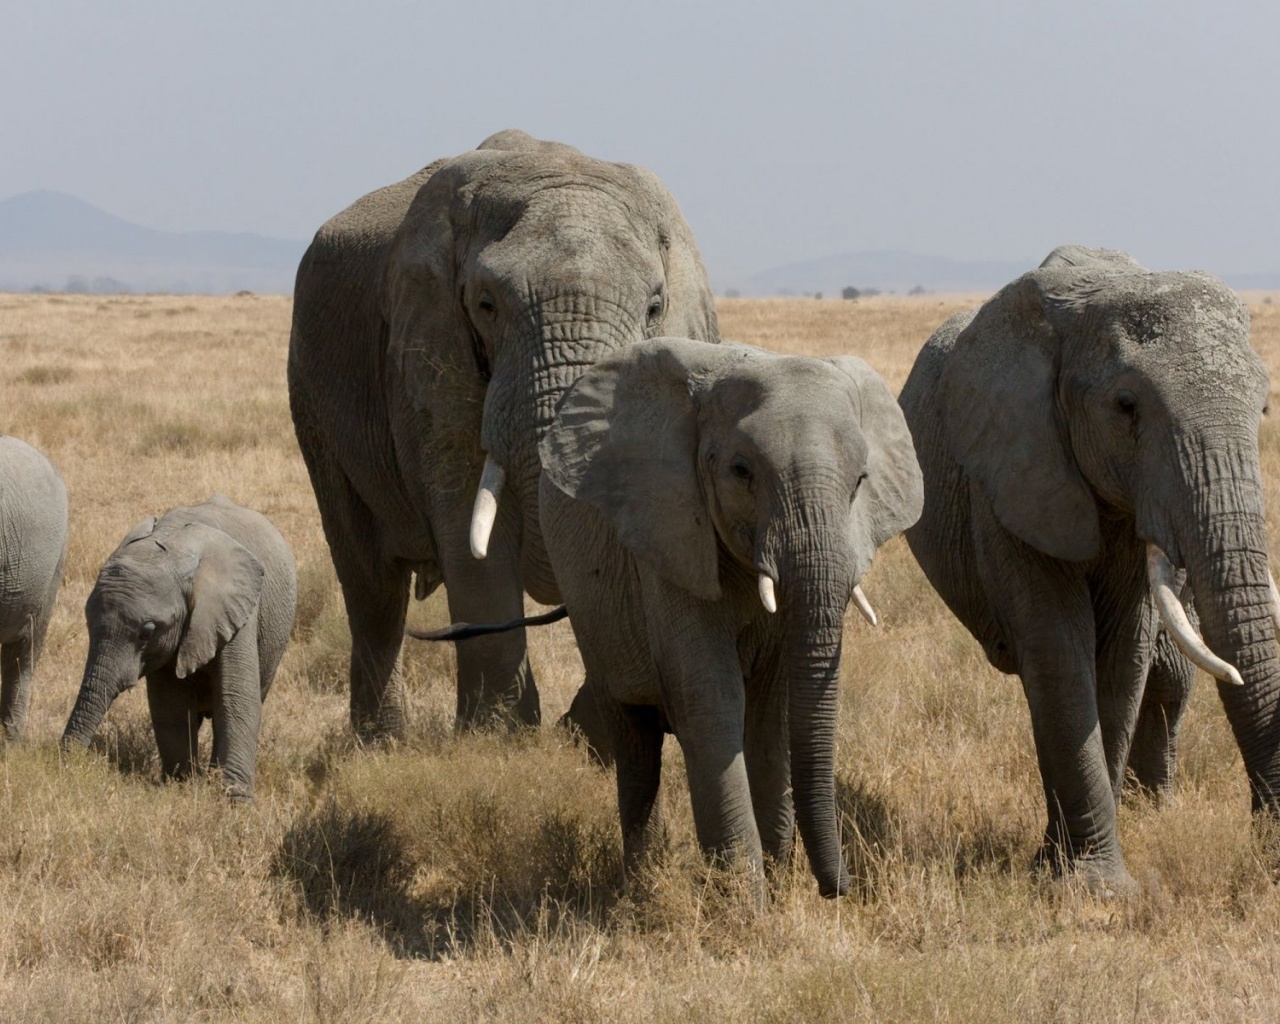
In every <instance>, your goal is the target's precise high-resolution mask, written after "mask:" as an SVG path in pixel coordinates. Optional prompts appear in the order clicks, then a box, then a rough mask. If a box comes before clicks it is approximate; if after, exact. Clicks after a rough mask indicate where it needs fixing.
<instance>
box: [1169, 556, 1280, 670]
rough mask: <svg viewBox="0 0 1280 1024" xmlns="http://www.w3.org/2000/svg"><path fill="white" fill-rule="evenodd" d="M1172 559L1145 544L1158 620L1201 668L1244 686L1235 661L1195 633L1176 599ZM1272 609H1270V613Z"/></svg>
mask: <svg viewBox="0 0 1280 1024" xmlns="http://www.w3.org/2000/svg"><path fill="white" fill-rule="evenodd" d="M1174 572H1175V570H1174V568H1173V563H1172V562H1170V561H1169V556H1168V555H1166V554H1165V553H1164V552H1163V551H1161V550H1160V549H1159V548H1158V547H1156V545H1154V544H1148V545H1147V580H1148V582H1149V583H1150V584H1151V593H1152V594H1153V595H1154V596H1155V599H1156V609H1157V610H1158V611H1159V612H1160V621H1161V622H1162V623H1163V624H1164V628H1165V629H1167V630H1168V631H1169V635H1170V636H1171V637H1173V639H1174V641H1175V642H1176V643H1177V645H1178V646H1179V647H1180V648H1182V653H1183V654H1185V655H1186V656H1187V657H1188V658H1190V659H1191V661H1192V663H1193V664H1195V665H1196V666H1197V667H1199V668H1202V669H1204V670H1205V671H1206V672H1208V673H1209V675H1211V676H1213V677H1214V678H1215V679H1221V680H1222V681H1223V682H1224V683H1232V684H1234V685H1236V686H1243V685H1244V680H1243V679H1241V678H1240V673H1239V672H1237V671H1236V667H1235V666H1234V665H1231V664H1228V663H1227V662H1225V661H1223V660H1222V659H1221V658H1219V657H1218V656H1217V655H1216V654H1214V653H1213V651H1211V650H1209V648H1208V647H1206V646H1205V642H1204V641H1203V640H1201V639H1200V637H1199V636H1197V635H1196V631H1195V630H1194V629H1192V628H1191V623H1190V621H1188V619H1187V611H1186V609H1185V608H1183V607H1182V602H1181V601H1179V600H1178V593H1177V589H1176V586H1175V584H1176V583H1177V580H1176V579H1175V576H1174ZM1272 605H1273V609H1274V605H1275V587H1274V584H1273V585H1272ZM1272 614H1275V613H1274V610H1273V613H1272Z"/></svg>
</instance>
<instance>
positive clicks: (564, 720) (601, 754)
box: [557, 677, 614, 768]
mask: <svg viewBox="0 0 1280 1024" xmlns="http://www.w3.org/2000/svg"><path fill="white" fill-rule="evenodd" d="M596 686H599V684H596ZM598 693H599V691H598V690H597V689H596V688H595V687H593V686H592V683H591V679H590V678H589V677H588V678H587V680H586V681H585V682H583V684H582V685H581V686H580V687H579V688H578V692H577V693H576V694H574V696H573V703H571V704H570V705H569V710H568V711H566V712H565V713H564V714H563V715H561V716H560V720H559V722H558V723H557V724H558V725H559V726H560V728H562V729H567V730H569V732H570V733H572V734H575V735H577V736H580V737H581V738H582V740H583V742H585V743H586V745H587V755H588V756H589V757H590V758H591V760H592V761H594V762H595V763H596V764H598V765H600V766H601V767H602V768H608V767H609V766H610V765H612V764H613V762H614V756H613V747H612V745H611V741H610V739H609V730H608V727H607V725H606V722H605V719H604V717H603V716H602V715H601V713H600V709H599V707H598V706H597V700H598V699H599V697H598Z"/></svg>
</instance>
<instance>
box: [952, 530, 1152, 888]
mask: <svg viewBox="0 0 1280 1024" xmlns="http://www.w3.org/2000/svg"><path fill="white" fill-rule="evenodd" d="M974 524H975V537H976V539H977V542H978V543H977V549H978V563H977V564H978V567H979V572H980V574H981V576H982V582H983V586H984V589H985V590H986V593H987V595H988V600H989V601H990V602H991V604H992V606H993V608H994V609H995V611H996V618H997V620H998V621H1000V622H1001V624H1002V626H1003V629H1004V631H1005V633H1006V635H1007V638H1008V642H1009V643H1010V645H1011V646H1012V648H1013V651H1014V654H1015V659H1016V662H1017V666H1018V672H1019V675H1020V676H1021V677H1022V686H1023V691H1024V692H1025V694H1026V697H1027V703H1028V705H1029V707H1030V711H1031V725H1032V732H1033V734H1034V737H1035V745H1036V759H1037V761H1038V762H1039V765H1040V776H1041V781H1042V783H1043V785H1044V795H1045V804H1046V808H1047V811H1048V825H1047V826H1046V828H1045V836H1044V842H1043V844H1042V846H1041V850H1040V853H1039V855H1038V856H1037V863H1041V864H1043V863H1048V864H1049V865H1050V866H1051V867H1052V868H1053V869H1054V870H1055V871H1062V870H1068V871H1071V872H1073V873H1075V874H1077V875H1078V876H1079V877H1080V878H1081V879H1082V880H1083V881H1084V882H1085V883H1086V884H1087V885H1089V886H1090V888H1092V889H1094V890H1096V891H1098V892H1102V893H1106V892H1112V891H1128V890H1131V889H1133V888H1134V886H1135V883H1134V881H1133V879H1132V877H1131V876H1130V875H1129V871H1128V869H1127V868H1126V867H1125V864H1124V858H1123V856H1122V855H1121V852H1120V843H1119V839H1118V837H1117V835H1116V802H1115V794H1114V792H1113V790H1112V787H1111V776H1110V773H1109V772H1108V770H1107V759H1106V753H1105V750H1104V747H1103V742H1102V729H1101V726H1100V723H1099V718H1098V686H1097V668H1096V657H1097V642H1096V638H1095V631H1094V610H1093V602H1092V599H1091V597H1090V593H1089V588H1088V585H1087V583H1086V581H1085V579H1084V576H1083V574H1082V573H1081V572H1080V570H1079V569H1078V568H1077V567H1076V566H1073V565H1072V564H1071V563H1065V562H1059V561H1057V560H1055V559H1052V558H1048V557H1047V556H1045V555H1042V554H1040V553H1039V552H1038V551H1036V550H1034V549H1033V548H1031V547H1029V546H1028V545H1026V544H1023V543H1022V542H1021V541H1019V540H1017V539H1016V538H1014V537H1012V536H1011V535H1010V534H1008V533H1006V532H1005V531H1004V529H1003V527H1000V526H999V525H998V524H997V523H996V521H995V518H994V516H993V515H992V514H991V513H990V511H989V509H988V510H986V513H985V515H981V516H975V520H974Z"/></svg>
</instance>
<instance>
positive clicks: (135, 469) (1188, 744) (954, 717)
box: [0, 296, 1280, 1024]
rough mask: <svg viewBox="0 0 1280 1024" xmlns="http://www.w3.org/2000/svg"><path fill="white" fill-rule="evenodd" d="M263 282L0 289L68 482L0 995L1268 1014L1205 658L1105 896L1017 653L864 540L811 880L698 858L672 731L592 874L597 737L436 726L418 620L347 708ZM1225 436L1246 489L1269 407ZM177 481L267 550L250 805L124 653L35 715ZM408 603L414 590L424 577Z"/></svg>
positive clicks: (80, 1014)
mask: <svg viewBox="0 0 1280 1024" xmlns="http://www.w3.org/2000/svg"><path fill="white" fill-rule="evenodd" d="M971 301H972V300H970V299H960V298H958V297H938V296H928V297H923V298H919V299H895V298H875V299H871V300H861V301H858V302H856V303H850V302H842V301H839V300H824V301H815V300H800V299H790V300H765V301H754V300H726V301H724V302H723V303H722V304H721V323H722V326H723V329H724V332H725V334H726V336H728V337H731V338H735V339H739V340H742V341H749V342H753V343H757V344H762V345H765V346H769V347H773V348H779V349H783V350H785V351H794V352H809V353H832V352H849V351H851V352H856V353H858V354H860V355H862V356H863V357H864V358H866V359H867V360H868V361H869V362H870V363H871V364H872V365H873V366H875V367H877V368H878V369H879V370H880V371H881V372H882V373H884V375H885V376H886V378H888V380H889V382H890V384H891V385H892V386H893V387H894V388H895V389H897V388H899V387H901V385H902V382H903V380H904V379H905V377H906V374H907V372H908V370H909V369H910V366H911V363H912V361H913V359H914V357H915V353H916V351H917V349H918V348H919V346H920V345H921V344H922V343H923V342H924V341H925V339H926V338H927V337H928V336H929V334H930V333H931V332H932V330H933V329H934V328H935V327H936V326H937V325H938V324H940V323H941V322H942V321H943V320H944V319H945V318H946V317H948V316H950V315H951V314H952V313H953V312H955V311H956V310H958V309H960V308H963V307H964V306H965V305H968V304H971ZM289 308H290V307H289V302H288V300H287V299H280V298H262V297H240V298H227V299H203V298H202V299H190V298H168V297H151V298H134V297H123V298H96V297H72V296H43V297H34V296H30V297H29V296H0V387H2V393H3V396H4V399H3V402H0V430H3V431H4V432H7V433H12V434H16V435H18V436H20V437H24V438H26V439H28V440H30V441H31V442H32V443H34V444H36V445H37V446H39V447H40V448H41V449H42V450H44V451H45V452H46V453H47V454H48V455H49V456H50V458H51V459H52V460H53V461H54V462H55V463H56V464H57V465H58V466H59V468H60V469H61V470H62V473H63V476H64V477H65V479H66V482H67V488H68V491H69V493H70V500H71V553H70V557H69V561H68V565H67V571H66V577H65V580H64V584H63V589H62V592H61V594H60V596H59V600H58V608H57V612H56V615H55V617H54V622H53V626H52V628H51V630H50V636H49V643H48V648H47V650H46V653H45V657H44V660H43V661H42V663H41V665H40V668H39V673H38V677H37V681H36V692H35V695H34V699H33V709H32V715H31V720H30V723H29V726H28V736H27V740H26V742H24V743H23V744H21V745H17V746H13V747H10V748H8V749H7V750H4V751H3V754H2V759H0V1021H9V1020H13V1021H46V1020H47V1021H65V1020H90V1019H92V1020H101V1021H114V1020H120V1021H189V1020H209V1021H227V1020H237V1021H278V1020H316V1021H348V1020H349V1021H357V1020H359V1021H366V1020H379V1021H384V1020H385V1021H398V1020H421V1019H431V1020H455V1019H474V1020H503V1021H523V1020H571V1021H592V1020H640V1019H655V1020H660V1021H686V1020H687V1021H694V1020H705V1019H718V1020H723V1021H746V1020H752V1021H784V1020H785V1021H792V1020H806V1021H808V1020H813V1021H826V1020H831V1021H849V1020H855V1021H857V1020H867V1021H872V1020H875V1021H910V1020H923V1019H931V1020H973V1019H981V1020H983V1021H986V1022H990V1024H997V1022H1001V1021H1041V1020H1054V1021H1088V1022H1097V1021H1113V1020H1114V1021H1120V1020H1125V1021H1129V1020H1142V1021H1148V1020H1149V1021H1193V1020H1197V1021H1198V1020H1241V1021H1245V1020H1248V1021H1258V1020H1267V1019H1276V1018H1277V1017H1280V946H1278V945H1277V942H1276V939H1275V936H1276V935H1277V933H1280V892H1277V889H1276V887H1275V886H1274V885H1272V884H1271V883H1270V881H1269V880H1268V876H1267V873H1266V871H1265V870H1264V868H1263V867H1262V865H1261V864H1260V863H1259V860H1258V857H1257V856H1256V852H1255V848H1254V845H1253V841H1252V839H1251V834H1250V829H1249V823H1248V814H1247V799H1246V793H1245V783H1244V777H1243V772H1242V770H1241V767H1240V763H1239V757H1238V755H1237V753H1236V751H1235V746H1234V743H1233V742H1232V740H1231V736H1230V732H1229V729H1228V728H1227V725H1226V722H1225V718H1224V716H1223V714H1222V711H1221V708H1220V707H1219V705H1218V700H1217V697H1216V695H1215V693H1214V691H1213V689H1212V687H1210V686H1206V685H1201V686H1200V687H1199V689H1198V690H1197V693H1196V696H1195V700H1194V706H1193V708H1192V711H1191V713H1190V716H1189V721H1188V723H1187V725H1186V728H1185V730H1184V736H1185V740H1184V758H1183V765H1182V770H1181V773H1180V776H1179V780H1178V786H1177V792H1176V795H1175V797H1174V799H1173V800H1172V802H1171V803H1170V805H1169V806H1167V807H1159V808H1158V807H1154V806H1150V805H1146V804H1142V803H1136V804H1132V805H1128V806H1125V807H1124V808H1122V811H1121V826H1120V827H1121V835H1122V839H1123V842H1124V846H1125V849H1126V854H1127V857H1128V861H1129V865H1130V868H1131V869H1132V870H1133V872H1134V874H1135V875H1136V876H1137V877H1138V878H1139V879H1140V880H1141V881H1142V882H1143V883H1144V885H1145V894H1144V895H1143V896H1142V897H1141V898H1139V899H1137V900H1135V901H1133V902H1132V903H1126V904H1120V905H1107V904H1102V903H1097V902H1094V901H1091V900H1089V899H1087V898H1085V897H1083V896H1082V895H1080V894H1079V893H1077V892H1074V891H1072V890H1070V889H1066V888H1062V887H1041V886H1039V885H1037V884H1036V883H1035V882H1033V880H1032V879H1031V877H1030V875H1029V872H1028V863H1029V861H1030V858H1031V855H1032V852H1033V850H1034V847H1035V845H1036V842H1037V838H1038V835H1039V831H1040V828H1041V825H1042V821H1041V814H1042V812H1041V809H1040V804H1041V794H1040V784H1039V780H1038V776H1037V773H1036V767H1035V757H1034V753H1033V750H1032V746H1031V740H1030V730H1029V727H1028V721H1027V713H1026V710H1025V705H1024V702H1023V699H1022V695H1021V691H1020V688H1019V686H1018V684H1017V681H1016V680H1013V679H1009V678H1005V677H1002V676H999V675H998V674H996V673H995V672H994V671H992V670H991V669H990V668H989V667H988V666H987V665H986V664H985V663H984V661H983V659H982V657H981V655H980V654H979V651H978V649H977V646H976V644H975V643H974V642H973V641H972V640H971V639H970V638H969V636H968V634H967V633H965V631H964V630H963V629H962V628H961V627H960V626H959V625H958V624H957V623H956V622H955V621H954V620H953V619H952V618H951V616H950V615H949V613H947V611H946V610H945V608H944V607H943V606H942V604H941V603H940V601H939V600H938V599H937V597H936V596H935V595H934V594H933V593H932V591H931V590H930V589H929V587H928V585H927V584H926V583H925V581H924V579H923V577H922V576H921V574H920V572H919V570H918V569H917V568H916V566H915V564H914V562H913V561H912V560H911V558H910V555H909V553H908V552H907V550H906V546H905V544H903V543H902V542H901V541H900V540H899V541H894V542H893V543H891V544H890V545H889V546H888V548H887V549H886V550H885V551H884V552H882V554H881V557H880V559H879V560H878V562H877V565H876V567H875V569H874V570H873V572H872V574H871V576H870V577H869V579H868V580H867V583H866V589H867V591H868V593H869V594H870V595H871V596H872V599H873V600H874V601H875V603H876V606H877V608H878V609H879V610H880V612H881V613H882V616H883V619H884V625H883V627H882V628H881V629H879V630H877V631H874V632H873V631H871V630H870V629H869V628H867V627H865V626H864V625H863V624H862V623H861V620H859V619H856V617H855V618H852V619H850V622H849V626H848V629H849V637H848V644H847V654H846V661H845V666H844V669H845V672H844V689H843V706H842V717H841V724H840V738H839V754H838V758H839V760H838V775H839V783H840V800H841V803H842V808H843V812H844V816H845V823H846V847H847V853H848V856H849V860H850V863H851V865H852V867H853V870H854V875H855V878H856V879H857V883H858V884H857V892H856V895H855V896H853V897H851V898H849V899H846V900H842V901H839V902H824V901H822V900H820V899H819V898H818V896H817V893H816V889H815V886H814V884H813V882H812V879H811V878H810V877H809V875H808V872H807V870H806V869H805V868H804V866H803V864H801V863H797V864H796V865H794V867H793V869H792V871H791V872H790V874H789V876H788V877H787V878H785V879H783V880H782V881H781V883H780V885H779V887H778V892H777V894H776V896H775V898H774V899H773V900H772V901H771V902H770V905H769V906H768V908H767V909H766V910H765V911H764V912H763V913H762V914H758V915H757V914H755V913H753V912H752V910H751V907H750V903H749V901H747V900H744V899H740V898H739V897H738V896H737V895H736V893H735V889H734V887H733V883H732V881H731V880H729V881H725V880H716V879H708V877H707V875H706V872H705V871H704V870H703V869H702V867H701V863H700V859H699V857H698V856H697V852H696V847H695V844H694V840H693V835H692V825H691V821H690V818H689V814H688V798H687V795H686V793H685V790H684V781H683V771H682V766H681V763H680V758H679V754H678V751H676V750H675V749H674V744H670V745H669V746H671V747H672V749H671V750H670V751H669V752H668V762H669V764H668V767H669V771H668V772H667V783H666V785H667V793H666V800H667V805H668V808H669V809H670V812H671V817H672V819H673V849H672V855H671V858H670V863H669V864H668V866H667V867H666V868H664V869H663V871H662V872H661V873H660V874H658V875H657V876H656V877H654V878H653V879H651V880H648V881H647V883H646V884H645V886H643V887H642V888H640V889H638V890H637V891H636V892H633V893H631V894H627V893H626V892H625V891H624V889H623V887H622V885H621V881H620V871H619V863H618V862H619V848H620V840H619V836H618V834H617V832H618V829H617V821H616V809H615V802H614V795H613V784H612V779H611V777H610V776H608V775H606V774H604V773H602V772H600V771H598V770H596V769H594V768H592V767H589V766H588V765H587V764H586V763H585V760H584V758H583V756H582V755H581V753H580V752H579V751H578V750H576V749H575V748H574V747H572V746H571V745H569V744H568V743H566V742H565V740H564V739H563V737H561V736H560V735H559V734H558V732H557V731H556V730H554V729H552V728H550V727H549V726H548V727H545V728H544V729H542V730H541V731H539V732H538V733H537V734H534V735H524V736H514V737H509V736H503V737H492V736H489V737H486V736H477V737H463V738H455V737H454V736H453V735H452V731H451V719H452V708H453V693H452V682H451V680H452V664H451V660H452V654H451V652H450V651H449V650H447V649H441V648H429V647H426V646H422V645H415V646H413V647H410V648H408V649H407V657H406V661H407V672H408V679H409V686H410V692H411V702H412V711H413V715H414V720H413V726H412V730H411V736H410V738H409V740H408V741H407V742H406V743H404V744H402V745H401V746H400V747H398V748H396V749H393V750H384V751H367V750H361V749H357V748H355V747H354V745H353V743H352V742H351V740H350V739H349V738H348V735H347V730H346V695H345V681H344V674H345V653H346V643H347V637H346V623H345V618H344V615H343V612H342V606H341V600H340V598H339V595H338V590H337V586H336V582H335V580H334V577H333V572H332V569H331V568H330V565H329V561H328V555H327V551H326V549H325V546H324V541H323V537H322V535H321V531H320V525H319V518H318V515H317V512H316V508H315V503H314V500H313V498H312V495H311V491H310V487H309V485H308V482H307V479H306V473H305V470H304V468H303V465H302V462H301V459H300V457H299V455H298V452H297V449H296V446H295V444H294V441H293V434H292V429H291V426H290V423H289V416H288V406H287V400H286V396H285V387H284V359H285V349H286V345H287V336H288V320H289ZM1253 310H1254V315H1255V320H1254V325H1255V333H1254V340H1255V345H1256V346H1257V348H1258V350H1259V351H1260V352H1261V353H1262V355H1263V357H1264V359H1265V360H1266V361H1267V363H1268V365H1269V366H1270V367H1271V369H1272V373H1273V376H1276V377H1277V379H1280V305H1275V304H1268V303H1266V302H1264V301H1263V297H1262V296H1255V297H1253ZM1277 407H1278V408H1280V406H1277ZM1262 447H1263V457H1264V472H1265V474H1266V477H1267V482H1268V490H1269V496H1268V497H1269V500H1270V502H1271V507H1272V508H1276V507H1280V506H1278V505H1277V502H1278V501H1280V493H1277V491H1278V489H1280V430H1278V429H1277V427H1276V425H1275V424H1274V423H1268V424H1266V425H1265V426H1264V433H1263V445H1262ZM215 490H221V491H225V492H226V493H227V494H229V495H231V497H233V498H234V499H236V500H237V501H240V502H243V503H245V504H247V505H252V506H254V507H256V508H259V509H261V510H262V511H263V512H265V513H266V514H267V515H268V516H270V517H271V518H272V519H273V520H274V521H275V522H276V524H277V525H278V526H279V527H280V529H281V530H282V531H283V533H284V534H285V536H286V537H287V538H288V539H289V541H290V543H291V544H292V545H293V548H294V551H295V553H296V555H297V557H298V563H299V569H300V580H299V584H300V586H299V621H298V626H297V628H296V630H295V637H294V643H293V644H292V646H291V648H290V650H289V653H288V654H287V656H286V658H285V661H284V663H283V665H282V667H281V670H280V673H279V675H278V676H277V679H276V683H275V688H274V689H273V691H272V693H271V697H270V699H269V700H268V703H267V706H266V711H265V715H264V733H263V739H262V744H261V748H260V753H259V783H258V801H257V803H256V805H254V806H253V807H249V808H239V807H232V806H229V805H228V804H226V803H224V802H223V801H222V800H221V799H220V798H219V797H218V796H217V795H216V793H215V791H214V790H213V789H212V788H211V787H208V786H206V785H205V784H203V783H201V782H199V781H197V782H194V783H189V784H183V785H162V784H160V783H159V781H158V773H157V770H156V765H155V758H154V754H153V751H152V739H151V736H150V731H149V722H148V720H147V715H146V702H145V698H144V695H143V693H142V692H141V687H139V688H138V689H137V690H134V691H132V692H130V693H128V694H126V695H125V696H123V697H122V698H121V699H120V700H119V701H118V702H117V704H116V706H115V708H114V709H113V710H112V712H111V715H110V716H109V720H108V723H107V725H106V726H105V727H104V729H103V736H102V740H101V742H100V743H99V744H98V746H97V749H95V750H93V751H90V752H88V753H85V754H80V755H77V756H73V757H68V758H65V759H64V758H60V757H59V755H58V753H57V748H56V740H57V737H58V735H59V734H60V732H61V728H62V725H63V723H64V721H65V718H66V715H67V713H68V711H69V709H70V707H71V704H72V702H73V699H74V696H75V692H76V688H77V685H78V681H79V674H80V670H81V667H82V662H83V658H84V654H85V634H84V627H83V614H82V611H81V609H82V607H83V603H84V599H85V597H86V596H87V594H88V591H89V588H90V586H91V585H92V582H93V579H94V577H95V575H96V572H97V568H98V566H99V565H100V563H101V561H102V560H103V558H104V557H105V556H106V555H107V554H108V553H109V552H110V551H111V550H112V548H113V547H114V546H115V544H116V542H117V540H118V539H119V538H120V536H122V535H123V533H124V532H125V531H126V530H127V529H128V528H129V526H131V525H132V524H133V523H134V522H136V521H137V520H138V519H139V518H141V517H142V516H143V515H146V514H149V513H158V512H161V511H163V510H164V509H166V508H169V507H170V506H172V505H175V504H178V503H182V502H193V501H199V500H203V499H204V498H205V497H207V496H208V495H209V494H210V493H211V492H213V491H215ZM1271 540H1272V543H1273V545H1274V544H1276V543H1277V541H1280V535H1277V534H1275V532H1274V531H1273V536H1272V538H1271ZM412 615H413V621H414V622H415V623H416V624H419V625H436V624H440V623H443V622H444V620H445V611H444V604H443V600H442V597H441V596H440V595H436V596H433V597H432V598H431V599H430V600H429V601H428V602H426V604H425V605H422V606H415V608H414V610H413V613H412ZM532 657H533V660H534V664H535V668H536V670H537V671H538V673H539V681H540V686H541V689H542V692H543V708H544V716H545V718H546V719H547V720H548V721H553V720H554V719H555V717H557V716H558V715H559V714H560V712H561V711H563V710H564V708H565V707H566V706H567V704H568V702H569V699H570V698H571V696H572V694H573V692H574V690H575V689H576V687H577V684H578V679H579V675H580V672H581V668H580V663H579V662H578V660H577V655H576V653H575V650H574V646H573V642H572V636H571V634H570V632H569V630H568V628H567V626H566V625H565V624H561V625H559V626H555V627H551V628H547V629H543V630H541V631H539V632H538V633H537V634H536V636H535V638H534V640H533V651H532Z"/></svg>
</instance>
